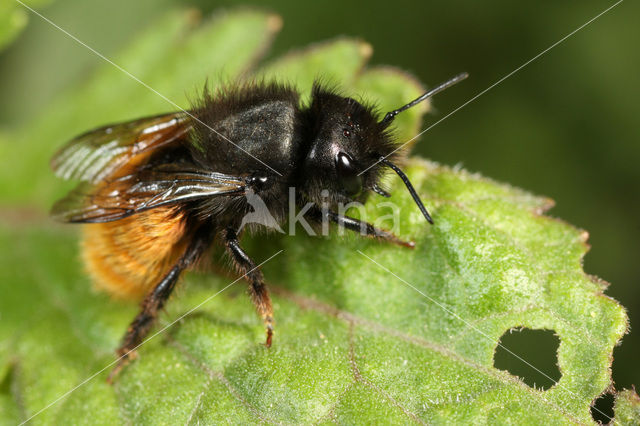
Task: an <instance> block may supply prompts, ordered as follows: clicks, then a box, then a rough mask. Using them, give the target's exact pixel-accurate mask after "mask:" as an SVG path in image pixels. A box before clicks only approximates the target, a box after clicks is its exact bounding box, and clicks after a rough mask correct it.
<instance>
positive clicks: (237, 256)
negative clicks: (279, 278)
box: [223, 228, 273, 347]
mask: <svg viewBox="0 0 640 426" xmlns="http://www.w3.org/2000/svg"><path fill="white" fill-rule="evenodd" d="M223 235H224V241H225V246H226V248H227V251H228V252H229V254H230V255H231V258H232V259H233V261H234V263H235V265H236V267H237V268H238V270H239V271H240V272H241V273H242V274H244V275H246V278H247V281H249V295H250V296H251V301H252V302H253V304H254V305H255V307H256V310H257V311H258V315H260V317H261V318H262V321H263V322H264V326H265V329H266V333H267V340H266V342H265V346H267V347H270V346H271V340H272V338H273V307H272V306H271V298H270V297H269V291H268V290H267V286H266V285H265V283H264V277H263V275H262V272H261V271H260V269H259V268H258V267H257V266H256V264H255V262H254V261H253V260H251V258H250V257H249V256H248V255H247V253H245V251H244V250H242V247H240V242H239V241H238V235H237V233H236V231H235V230H234V229H232V228H227V229H226V230H225V231H224V233H223Z"/></svg>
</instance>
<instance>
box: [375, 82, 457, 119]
mask: <svg viewBox="0 0 640 426" xmlns="http://www.w3.org/2000/svg"><path fill="white" fill-rule="evenodd" d="M467 77H469V74H467V73H466V72H463V73H461V74H458V75H456V76H455V77H453V78H452V79H450V80H447V81H445V82H444V83H440V84H439V85H438V86H436V87H434V88H433V89H431V90H429V91H428V92H426V93H425V94H423V95H421V96H420V97H418V98H416V99H414V100H413V101H411V102H409V103H408V104H406V105H404V106H402V107H400V108H398V109H396V110H394V111H391V112H388V113H387V114H386V115H385V116H384V118H383V119H382V121H380V124H383V125H385V124H389V123H391V122H392V121H393V119H394V118H396V115H398V114H400V113H401V112H402V111H404V110H407V109H409V108H411V107H412V106H414V105H417V104H419V103H420V102H422V101H424V100H425V99H428V98H430V97H431V96H433V95H435V94H436V93H440V92H442V91H443V90H444V89H448V88H449V87H451V86H453V85H454V84H457V83H459V82H461V81H462V80H464V79H465V78H467Z"/></svg>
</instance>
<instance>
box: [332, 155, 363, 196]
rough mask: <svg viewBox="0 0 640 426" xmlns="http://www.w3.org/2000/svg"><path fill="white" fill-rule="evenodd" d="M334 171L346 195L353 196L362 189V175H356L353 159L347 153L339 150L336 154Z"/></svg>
mask: <svg viewBox="0 0 640 426" xmlns="http://www.w3.org/2000/svg"><path fill="white" fill-rule="evenodd" d="M336 171H337V173H338V180H339V181H340V184H341V185H342V187H343V188H344V190H345V192H346V193H347V195H349V196H351V197H353V196H356V195H358V194H359V193H360V191H362V177H361V176H358V170H357V169H356V167H355V164H354V161H353V159H352V158H351V157H350V156H349V155H348V154H345V153H344V152H339V153H338V155H336Z"/></svg>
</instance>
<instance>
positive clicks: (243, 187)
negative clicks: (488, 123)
mask: <svg viewBox="0 0 640 426" xmlns="http://www.w3.org/2000/svg"><path fill="white" fill-rule="evenodd" d="M464 78H466V74H460V75H458V76H456V77H454V78H453V79H451V80H449V81H447V82H445V83H442V84H441V85H439V86H437V87H436V88H434V89H432V90H430V91H428V92H427V93H425V94H423V95H422V96H420V97H419V98H417V99H415V100H414V101H412V102H410V103H408V104H406V105H404V106H403V107H401V108H399V109H397V110H394V111H391V112H389V113H387V114H386V115H385V116H384V117H383V118H382V119H381V120H378V119H377V118H376V115H377V114H376V113H375V111H374V109H373V108H372V107H368V106H363V105H362V104H360V103H359V102H357V101H355V100H354V99H352V98H348V97H343V96H340V95H338V94H337V93H336V92H335V91H332V90H329V89H327V88H326V87H323V86H321V85H319V84H316V85H314V88H313V91H312V96H311V103H310V105H309V106H307V107H301V106H300V101H299V95H298V93H297V92H296V91H295V90H293V89H292V88H289V87H287V86H284V85H280V84H275V83H271V84H268V83H260V84H258V83H253V84H243V85H237V86H233V87H228V88H226V89H223V90H219V91H218V92H216V93H215V94H211V93H210V92H209V91H208V90H206V89H205V93H204V96H203V98H202V100H201V101H200V102H199V103H197V104H196V105H195V106H194V107H193V109H191V110H190V111H182V112H176V113H171V114H164V115H158V116H154V117H148V118H142V119H139V120H135V121H131V122H126V123H120V124H113V125H108V126H104V127H101V128H99V129H95V130H92V131H90V132H88V133H85V134H83V135H80V136H78V137H77V138H75V139H73V140H72V141H71V142H69V143H68V144H67V145H66V146H65V147H63V148H62V149H61V150H60V151H59V152H58V153H57V154H56V155H55V157H54V158H53V160H52V167H53V170H54V171H55V173H56V174H57V175H58V176H59V177H61V178H63V179H76V180H80V181H81V183H80V185H79V186H78V187H77V188H76V189H75V190H73V191H72V192H71V193H70V194H69V195H68V196H67V197H66V198H64V199H62V200H60V201H59V202H57V203H56V204H55V205H54V207H53V210H52V214H53V216H55V217H56V218H58V219H60V220H62V221H65V222H72V223H84V224H87V225H86V226H84V228H83V239H82V253H83V258H84V261H85V264H86V266H87V269H88V271H89V273H90V275H91V277H92V279H93V281H94V282H95V283H96V285H97V286H98V287H99V288H101V289H104V290H106V291H107V292H109V293H111V294H113V295H116V296H120V297H124V298H139V299H142V304H141V310H140V313H139V314H138V315H137V316H136V317H135V319H134V320H133V322H132V323H131V325H130V326H129V328H128V329H127V332H126V334H125V335H124V338H123V340H122V343H121V346H120V348H119V349H118V351H117V353H118V355H119V356H120V359H119V362H118V365H117V366H116V369H115V370H114V371H118V370H119V369H120V368H121V367H122V366H123V365H124V364H125V363H126V361H127V360H128V359H129V358H130V357H131V356H132V354H133V351H135V349H136V348H137V347H138V346H139V345H140V344H141V342H142V341H143V339H144V338H145V336H146V335H147V333H148V332H149V330H150V328H151V327H152V325H153V323H154V321H155V320H156V317H157V315H158V310H159V309H161V308H162V307H163V305H164V304H165V302H166V301H167V298H168V297H169V295H170V294H171V292H172V291H173V289H174V287H175V285H176V282H177V280H178V278H179V276H180V275H181V273H182V271H184V270H185V269H189V268H190V267H193V265H194V264H195V263H196V262H197V261H198V260H199V259H200V258H201V257H202V256H203V254H204V253H205V252H206V251H207V249H208V248H209V247H210V246H211V244H212V243H213V242H214V241H220V242H222V244H224V246H225V247H226V250H227V251H228V253H229V255H230V257H231V259H232V260H233V262H234V264H235V266H236V267H237V269H238V270H239V271H241V273H242V274H244V275H245V277H246V279H247V280H248V281H249V284H250V285H249V294H250V296H251V300H252V301H253V303H254V305H255V306H256V309H257V311H258V314H259V315H260V317H261V318H262V320H263V322H264V325H265V328H266V346H270V345H271V341H272V336H273V325H274V322H273V309H272V306H271V300H270V298H269V293H268V291H267V288H266V286H265V283H264V279H263V276H262V273H261V271H260V269H259V268H256V265H255V263H254V262H253V261H252V260H251V258H250V257H249V256H248V255H247V254H246V253H245V252H244V251H243V249H242V247H241V246H240V242H239V237H240V234H241V233H242V232H241V231H242V230H243V228H242V226H241V225H242V223H241V220H242V218H243V217H244V216H245V215H246V214H248V213H250V212H251V211H252V210H251V206H250V205H249V203H248V202H247V197H246V196H247V194H248V193H249V192H251V193H253V194H255V195H257V196H259V197H260V198H261V200H262V201H263V202H264V205H265V206H266V208H267V209H268V211H269V213H270V214H271V215H272V217H273V218H275V221H276V222H277V223H282V222H284V221H285V220H286V218H287V208H288V206H289V198H290V194H291V193H293V194H294V195H295V200H296V204H297V205H298V207H302V206H307V208H308V210H307V215H308V218H309V220H310V221H312V222H315V223H320V222H322V221H330V222H334V223H335V224H337V225H338V226H341V227H344V228H347V229H350V230H353V231H358V232H361V233H363V234H365V235H368V236H371V237H377V238H380V239H383V240H387V241H389V242H392V243H396V244H400V245H403V246H407V247H413V243H412V242H407V241H402V240H400V239H399V238H397V237H396V236H395V235H393V234H392V233H390V232H388V231H385V230H381V229H377V228H375V227H374V226H373V225H371V224H369V223H366V222H362V221H360V220H357V219H354V218H350V217H348V216H344V215H341V214H338V213H336V212H335V206H336V205H338V203H348V202H352V201H359V202H364V201H365V200H366V198H367V196H368V194H369V193H370V192H371V191H373V192H376V193H378V194H380V195H382V196H385V197H388V196H389V194H388V193H387V192H386V191H384V190H383V189H382V188H380V186H379V179H380V177H381V175H382V173H383V170H384V169H385V168H386V167H389V168H391V169H392V170H394V171H395V172H396V173H397V174H398V175H399V176H400V177H401V178H402V180H403V181H404V183H405V184H406V186H407V188H408V190H409V191H410V193H411V195H412V196H413V198H414V200H415V202H416V203H417V205H418V207H419V208H420V210H421V211H422V213H423V214H424V216H425V218H426V219H427V220H428V221H429V222H432V220H431V217H430V216H429V213H428V212H427V210H426V209H425V207H424V206H423V204H422V202H421V201H420V198H419V197H418V195H417V194H416V192H415V190H414V189H413V187H412V185H411V183H410V182H409V180H408V178H407V177H406V175H405V174H404V173H403V172H402V171H401V170H400V169H399V168H398V167H397V166H396V165H395V164H394V161H395V159H396V158H398V157H399V156H400V151H401V150H397V147H398V146H397V143H396V142H395V141H394V140H393V139H392V137H391V133H390V125H391V123H392V122H393V120H394V117H395V116H396V115H397V114H398V113H400V112H402V111H404V110H406V109H408V108H410V107H412V106H414V105H416V104H418V103H419V102H422V101H423V100H425V99H427V98H428V97H430V96H432V95H434V94H435V93H438V92H440V91H442V90H444V89H445V88H447V87H450V86H452V85H454V84H456V83H457V82H459V81H460V80H462V79H464ZM289 188H294V190H293V192H290V191H289ZM327 194H328V197H327ZM321 203H323V204H324V205H328V206H329V208H320V205H321ZM309 206H310V207H309Z"/></svg>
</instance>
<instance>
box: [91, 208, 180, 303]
mask: <svg viewBox="0 0 640 426" xmlns="http://www.w3.org/2000/svg"><path fill="white" fill-rule="evenodd" d="M185 225H186V221H185V218H184V215H183V213H182V212H180V210H179V209H178V208H176V207H166V208H156V209H152V210H148V211H145V212H141V213H138V214H135V215H133V216H129V217H126V218H124V219H120V220H116V221H114V222H106V223H91V224H87V225H84V226H83V228H84V232H83V239H82V243H81V244H82V256H83V260H84V263H85V266H86V268H87V271H88V273H89V275H90V276H91V278H92V279H93V282H94V284H95V285H96V287H97V288H99V289H101V290H105V291H107V292H108V293H110V294H111V295H113V296H115V297H118V298H126V299H142V298H143V297H144V296H145V295H146V294H147V293H148V292H149V291H150V290H151V289H152V288H153V287H154V286H155V285H156V284H157V283H158V281H159V280H160V279H162V277H164V276H165V275H166V274H167V273H168V272H169V270H170V269H171V267H172V266H173V265H174V264H175V263H176V262H177V261H178V259H179V257H180V256H181V255H182V253H183V252H184V250H185V249H186V241H185V240H186V238H185Z"/></svg>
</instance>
